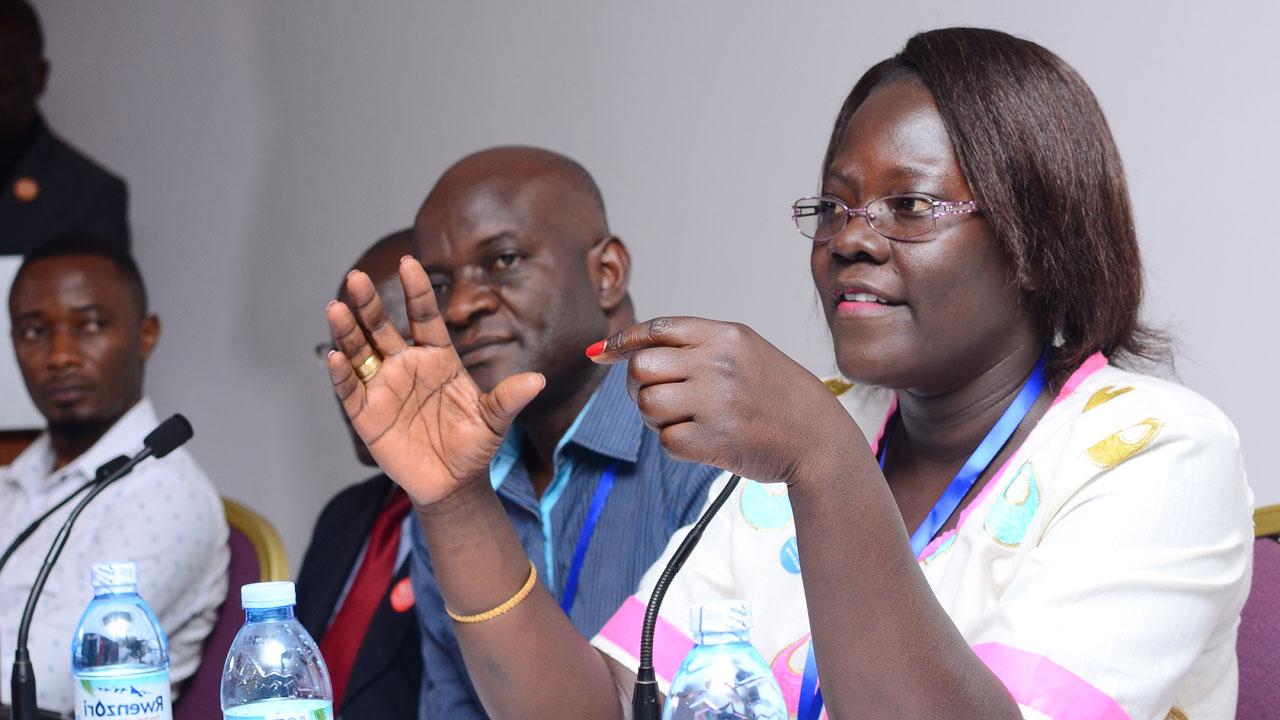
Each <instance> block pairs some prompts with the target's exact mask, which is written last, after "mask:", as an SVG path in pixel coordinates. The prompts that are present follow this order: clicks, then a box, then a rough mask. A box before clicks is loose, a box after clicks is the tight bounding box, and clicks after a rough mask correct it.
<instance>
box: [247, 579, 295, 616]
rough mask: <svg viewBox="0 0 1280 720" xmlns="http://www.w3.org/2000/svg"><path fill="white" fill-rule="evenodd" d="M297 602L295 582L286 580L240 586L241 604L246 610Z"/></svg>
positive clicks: (288, 604)
mask: <svg viewBox="0 0 1280 720" xmlns="http://www.w3.org/2000/svg"><path fill="white" fill-rule="evenodd" d="M296 603H297V597H296V596H295V595H294V592H293V583H291V582H288V581H286V580H278V581H275V582H260V583H249V584H248V585H242V586H240V606H241V607H243V608H244V609H246V610H250V609H263V608H279V607H288V606H290V605H294V604H296Z"/></svg>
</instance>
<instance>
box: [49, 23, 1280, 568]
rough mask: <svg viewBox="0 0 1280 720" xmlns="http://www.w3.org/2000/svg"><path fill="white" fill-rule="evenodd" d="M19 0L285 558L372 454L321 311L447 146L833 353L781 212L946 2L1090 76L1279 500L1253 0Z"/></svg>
mask: <svg viewBox="0 0 1280 720" xmlns="http://www.w3.org/2000/svg"><path fill="white" fill-rule="evenodd" d="M37 5H38V6H39V9H40V11H41V13H42V15H43V18H44V22H45V26H46V34H47V36H48V46H49V55H50V57H51V58H52V59H53V76H52V80H51V84H50V87H49V92H48V94H47V96H46V98H45V101H44V108H45V111H46V113H47V115H48V116H49V118H50V119H51V121H52V123H53V124H54V125H55V126H56V127H57V128H58V129H59V130H60V131H62V132H63V133H64V134H65V135H67V136H68V137H70V138H73V139H74V140H75V141H76V142H77V143H79V144H80V145H81V146H82V147H84V148H86V149H88V150H89V151H90V152H91V153H92V154H94V155H96V156H97V157H99V158H101V159H102V160H103V161H104V162H106V163H108V164H109V165H111V166H112V167H114V168H116V169H117V170H118V171H120V172H121V173H123V174H124V175H126V176H127V177H128V179H129V181H130V184H131V190H132V201H133V205H132V217H133V222H134V227H135V233H136V243H137V252H138V255H139V256H140V260H141V263H142V266H143V269H144V271H145V273H146V276H147V278H148V282H149V283H150V285H151V288H152V292H153V295H154V298H155V305H156V307H157V308H158V309H159V310H160V312H161V314H162V316H163V319H164V321H165V334H164V337H163V338H162V341H161V345H160V349H159V351H158V352H157V354H156V355H155V356H154V358H153V361H152V363H151V367H150V372H149V388H150V393H151V395H152V396H153V397H154V399H155V400H156V403H157V405H158V406H159V407H160V410H161V411H162V412H166V411H174V410H180V411H182V412H184V413H186V414H187V415H188V416H189V417H190V418H191V420H192V422H193V423H194V425H195V427H196V432H197V434H196V440H195V442H194V446H193V452H194V453H195V455H196V457H197V458H198V459H199V460H200V461H201V463H202V464H203V465H204V466H205V468H206V469H207V470H208V471H209V473H210V475H212V476H213V478H214V479H215V482H216V483H217V485H218V486H219V488H220V489H221V490H222V492H224V493H225V494H227V495H230V496H232V497H236V498H239V499H242V500H245V501H247V502H248V503H249V504H251V505H252V506H254V507H256V508H258V509H260V510H262V511H263V512H265V513H266V514H267V515H268V516H269V517H270V518H271V520H272V521H273V522H275V523H276V525H277V526H278V527H279V529H280V530H281V532H282V534H283V535H284V536H285V539H286V541H287V543H288V548H289V553H290V556H291V559H292V561H293V564H294V566H295V568H296V566H297V563H298V561H299V559H300V557H301V552H302V550H303V548H304V547H305V544H306V540H307V537H308V535H309V532H310V527H311V523H312V521H313V519H314V517H315V514H316V512H317V511H318V510H319V508H320V506H321V505H322V504H323V503H324V501H325V500H326V499H327V498H328V497H329V496H331V495H332V494H333V493H334V492H335V491H336V490H337V489H338V488H340V487H341V486H342V485H344V484H345V483H347V482H350V481H352V480H354V479H357V478H360V477H363V476H364V475H365V474H366V473H365V471H364V470H363V469H361V468H359V467H358V466H357V465H356V463H355V460H354V458H353V457H352V454H351V451H350V448H349V445H348V443H347V439H346V437H345V435H344V434H343V430H342V428H341V426H340V425H339V422H338V417H337V408H336V406H335V404H334V401H333V399H332V398H331V397H330V391H329V389H328V383H327V379H326V377H325V374H324V372H323V371H322V370H321V369H320V368H319V366H318V364H317V362H316V361H315V360H314V359H313V358H312V356H311V354H310V349H311V347H312V346H313V345H314V344H315V343H316V342H318V341H320V340H323V339H324V338H325V326H324V322H323V308H324V304H325V302H326V300H327V299H328V298H329V297H330V295H331V293H332V292H333V290H334V288H335V286H336V284H337V282H338V280H339V278H340V276H341V274H342V273H343V271H344V270H345V269H346V267H347V266H348V264H349V263H350V262H351V261H352V260H353V259H354V258H355V257H356V256H357V255H358V254H359V252H360V250H361V249H362V248H363V247H364V246H365V245H366V244H367V243H369V242H371V241H372V240H373V239H375V238H376V237H379V236H381V235H382V234H384V233H386V232H388V231H390V230H393V229H396V228H397V227H400V226H404V225H406V224H408V223H409V222H410V220H411V218H412V215H413V212H414V211H415V209H416V207H417V205H418V203H419V202H420V201H421V199H422V197H423V196H424V195H425V193H426V191H427V190H428V189H429V187H430V186H431V184H432V182H433V180H434V179H435V177H436V176H437V175H438V174H439V173H440V172H441V171H442V170H443V169H444V168H445V167H446V166H447V165H448V164H449V163H450V162H452V161H453V160H455V159H457V158H458V157H460V156H461V155H463V154H465V153H466V152H469V151H472V150H475V149H479V148H481V147H485V146H488V145H494V144H498V143H510V142H522V143H533V144H539V145H545V146H548V147H552V148H556V149H559V150H561V151H564V152H566V153H568V154H570V155H572V156H574V157H576V158H578V159H579V160H581V161H582V162H583V163H584V164H585V165H587V167H588V168H590V169H591V170H592V171H593V172H594V173H595V175H596V177H597V179H598V180H599V181H600V184H601V186H602V187H603V189H604V192H605V195H606V199H607V201H608V205H609V210H610V214H611V224H612V226H613V229H614V230H615V231H616V232H617V233H619V234H620V235H622V236H623V237H624V238H626V239H627V240H628V241H629V243H630V246H631V248H632V251H633V254H634V256H635V259H636V272H635V293H634V294H635V297H636V299H637V301H638V304H639V311H640V314H641V315H642V316H651V315H656V314H669V313H682V314H698V315H705V316H711V317H717V318H725V319H735V320H742V321H746V322H748V323H750V324H751V325H753V326H754V327H755V328H756V329H757V330H759V331H760V332H761V333H762V334H763V335H764V336H765V337H767V338H769V339H770V340H772V341H773V342H774V343H775V344H777V345H778V346H779V347H781V348H782V349H783V350H785V351H787V352H788V353H790V354H792V355H793V356H795V357H796V358H798V359H800V360H801V361H802V362H804V363H805V364H806V365H807V366H808V367H810V368H812V369H813V370H814V371H815V372H819V373H827V372H830V371H831V370H832V369H833V363H832V361H831V355H830V350H829V346H828V340H827V337H826V331H825V328H824V325H823V323H822V321H821V317H820V312H819V311H818V309H817V306H816V303H815V300H814V298H813V294H812V290H811V287H810V282H809V279H808V273H807V248H806V245H805V241H803V240H802V239H800V238H799V237H798V236H797V235H796V234H795V233H794V231H793V230H792V229H791V226H790V221H789V217H788V207H787V206H788V204H789V203H790V201H791V200H793V199H794V198H796V197H798V196H800V195H803V194H808V193H809V192H810V191H811V190H813V189H814V187H815V185H816V177H817V165H818V162H819V159H820V157H821V153H822V149H823V146H824V143H825V140H826V136H827V134H828V132H829V130H830V127H829V126H830V122H831V120H832V118H833V117H834V114H835V111H836V109H837V108H838V106H839V103H840V101H841V100H842V99H843V96H844V94H845V93H846V92H847V91H848V88H849V87H850V85H851V84H852V82H853V80H854V79H855V78H856V77H857V76H858V74H860V73H861V72H862V70H864V69H865V68H866V67H867V66H869V65H870V64H871V63H872V62H874V61H875V60H878V59H880V58H882V57H885V56H887V55H890V54H892V53H893V52H895V51H896V50H897V49H898V48H899V47H900V46H901V45H902V43H903V42H904V41H905V40H906V38H907V37H908V36H909V35H910V34H911V33H912V32H914V31H918V30H922V29H928V28H931V27H938V26H946V25H954V24H974V25H985V26H992V27H997V28H1000V29H1004V30H1008V31H1011V32H1014V33H1017V34H1021V35H1024V36H1026V37H1030V38H1032V39H1034V40H1036V41H1038V42H1040V43H1042V44H1044V45H1046V46H1048V47H1049V48H1051V49H1053V50H1054V51H1056V52H1057V53H1059V54H1060V55H1062V56H1063V57H1065V58H1066V59H1067V60H1068V61H1069V62H1071V63H1072V64H1074V65H1075V67H1076V68H1077V69H1079V70H1080V72H1081V73H1082V74H1083V75H1084V76H1085V78H1086V79H1087V80H1088V81H1089V82H1090V83H1091V85H1092V86H1093V88H1094V90H1095V91H1096V93H1097V94H1098V96H1099V98H1100V99H1101V101H1102V105H1103V107H1104V108H1105V109H1106V111H1107V113H1108V115H1109V118H1110V121H1111V123H1112V128H1113V130H1114V132H1115V134H1116V137H1117V140H1118V141H1119V144H1120V149H1121V152H1122V154H1123V157H1124V159H1125V162H1126V164H1127V167H1128V169H1129V177H1130V181H1131V183H1132V191H1133V196H1134V202H1135V206H1136V208H1137V223H1138V230H1139V234H1140V236H1141V238H1142V243H1143V249H1144V252H1145V254H1146V262H1147V272H1148V277H1149V280H1150V285H1149V288H1150V289H1149V295H1148V302H1147V316H1148V318H1149V319H1151V320H1153V321H1155V322H1157V323H1158V324H1163V325H1164V326H1166V327H1168V328H1170V329H1172V330H1173V331H1174V332H1175V333H1176V334H1177V335H1178V337H1179V338H1180V339H1181V355H1180V364H1179V373H1180V377H1181V379H1182V380H1183V381H1184V382H1185V383H1186V384H1188V385H1190V386H1191V387H1193V388H1195V389H1196V390H1198V391H1199V392H1201V393H1202V394H1204V395H1206V396H1208V397H1209V398H1211V399H1213V400H1214V401H1215V402H1217V403H1218V404H1219V405H1220V406H1221V407H1223V408H1224V409H1225V410H1226V412H1227V413H1228V414H1229V415H1230V416H1231V417H1232V418H1233V419H1234V420H1235V422H1236V424H1237V426H1238V428H1239V430H1240V434H1241V437H1242V441H1243V443H1244V448H1245V454H1246V460H1247V463H1248V468H1249V472H1250V477H1251V479H1252V482H1253V484H1254V487H1255V489H1256V492H1257V494H1258V499H1259V501H1260V503H1262V502H1280V477H1278V473H1280V448H1278V447H1277V445H1276V444H1275V443H1273V442H1271V441H1269V440H1268V439H1267V438H1268V435H1269V431H1270V430H1271V427H1270V425H1269V422H1268V421H1267V419H1266V418H1267V417H1269V409H1270V408H1271V407H1274V406H1275V404H1276V403H1275V401H1276V393H1275V390H1274V389H1273V386H1272V385H1271V383H1270V371H1271V365H1272V358H1274V357H1276V356H1277V355H1280V352H1278V351H1280V344H1278V343H1277V340H1276V324H1275V323H1274V322H1273V320H1272V315H1273V312H1274V310H1275V309H1276V307H1277V306H1276V303H1275V301H1274V300H1273V299H1272V298H1271V297H1270V296H1269V295H1268V294H1267V291H1268V289H1269V288H1271V287H1273V284H1272V282H1273V281H1272V275H1273V268H1275V267H1276V266H1277V264H1278V261H1280V251H1278V250H1277V244H1276V238H1277V235H1278V233H1277V231H1276V226H1275V223H1276V219H1275V217H1274V212H1273V208H1274V205H1275V200H1274V198H1276V197H1277V196H1280V176H1278V175H1277V173H1276V172H1275V168H1276V166H1277V161H1278V160H1280V151H1278V150H1277V143H1276V139H1275V132H1276V125H1275V118H1276V115H1277V112H1278V111H1280V97H1278V91H1277V90H1276V84H1275V80H1276V78H1277V77H1278V76H1280V53H1277V52H1275V50H1274V39H1275V37H1276V35H1277V33H1278V31H1280V4H1277V3H1275V2H1272V1H1271V0H1248V1H1246V2H1240V3H1235V4H1233V5H1232V9H1231V10H1226V9H1218V8H1216V7H1213V6H1211V5H1210V4H1208V3H1190V2H1188V3H1169V2H1166V3H1141V4H1139V3H1132V4H1129V3H1125V4H1120V3H1112V2H1096V1H1091V2H1074V3H1024V2H1007V3H1005V2H992V1H987V2H969V3H963V4H961V3H954V2H945V3H944V2H918V3H914V4H910V5H900V6H897V7H894V8H888V7H886V6H884V4H883V3H870V2H830V1H818V0H811V1H810V2H808V3H804V4H803V6H801V5H796V4H791V3H787V4H783V3H769V4H765V3H760V4H759V5H760V7H757V8H751V9H747V8H746V7H745V6H746V5H748V4H747V3H740V2H728V1H717V2H712V1H707V2H698V3H688V2H683V3H678V2H670V3H667V2H664V3H631V4H623V3H602V2H599V1H598V0H597V1H595V2H590V1H585V0H584V1H583V2H559V3H516V2H511V3H494V2H468V3H423V2H409V1H407V0H404V1H401V2H380V3H359V4H357V3H346V2H338V1H337V0H324V1H310V2H303V1H302V0H281V1H277V2H272V3H266V2H261V3H249V2H239V1H231V0H221V1H220V2H216V3H215V2H194V1H188V2H173V1H172V0H146V1H143V0H135V1H132V2H122V1H119V0H110V1H107V0H101V1H99V2H92V3H88V2H81V1H79V0H37ZM961 5H963V6H964V7H961ZM641 6H643V7H641ZM913 7H914V8H915V10H914V11H913V10H911V9H910V8H913Z"/></svg>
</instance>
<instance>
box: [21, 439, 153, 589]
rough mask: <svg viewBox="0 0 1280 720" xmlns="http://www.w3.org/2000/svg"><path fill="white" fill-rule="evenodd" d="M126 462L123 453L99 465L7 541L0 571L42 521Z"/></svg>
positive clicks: (127, 460)
mask: <svg viewBox="0 0 1280 720" xmlns="http://www.w3.org/2000/svg"><path fill="white" fill-rule="evenodd" d="M127 462H129V458H128V457H126V456H124V455H117V456H115V457H113V458H111V459H110V460H108V461H106V462H105V463H103V464H101V465H99V466H98V469H97V470H96V471H94V473H93V479H92V480H90V481H89V482H87V483H85V484H83V485H81V486H80V487H78V488H76V491H75V492H73V493H71V494H70V495H68V496H66V497H64V498H62V500H60V501H58V504H57V505H54V506H53V507H51V508H49V509H48V510H46V511H45V512H44V514H43V515H41V516H40V517H38V518H36V519H35V520H32V521H31V524H30V525H28V526H26V527H25V528H23V530H22V532H20V533H18V537H16V538H14V539H13V542H11V543H9V547H7V548H5V549H4V554H3V555H0V572H4V566H5V565H7V564H8V563H9V558H11V557H13V554H14V553H15V552H17V551H18V548H20V547H22V544H23V543H25V542H26V541H27V538H29V537H31V535H32V534H33V533H34V532H35V531H36V530H38V529H39V528H40V526H41V525H42V524H43V523H44V521H45V520H48V519H49V516H50V515H52V514H54V513H56V512H58V511H59V510H61V509H62V508H63V507H64V506H65V505H66V504H67V503H69V502H71V501H72V500H74V499H76V497H78V496H79V495H80V493H82V492H84V491H85V490H88V489H89V488H92V487H93V486H95V485H97V484H98V483H100V482H102V481H103V480H105V479H107V478H108V477H109V476H110V475H111V473H113V472H115V471H117V470H119V469H120V468H122V467H124V465H125V463H127Z"/></svg>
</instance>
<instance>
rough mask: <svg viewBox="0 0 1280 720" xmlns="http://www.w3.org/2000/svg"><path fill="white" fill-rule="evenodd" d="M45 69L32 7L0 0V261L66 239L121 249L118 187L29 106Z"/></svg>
mask: <svg viewBox="0 0 1280 720" xmlns="http://www.w3.org/2000/svg"><path fill="white" fill-rule="evenodd" d="M49 67H50V66H49V60H48V59H47V58H45V56H44V33H43V32H42V31H41V28H40V20H39V18H38V17H37V16H36V12H35V9H34V8H33V7H32V6H31V3H29V2H27V0H0V179H2V180H3V185H0V255H21V254H23V253H25V252H27V251H28V250H30V249H31V248H32V247H33V246H34V245H36V244H37V243H38V242H40V241H41V240H44V239H46V238H50V237H53V236H55V235H60V234H63V233H67V232H85V233H91V234H92V235H93V236H94V237H98V238H101V240H102V241H103V242H106V243H108V244H110V245H112V246H113V247H115V248H117V249H121V250H127V249H128V248H129V241H130V238H129V221H128V191H127V188H126V187H125V183H124V181H123V180H121V179H120V178H119V177H117V176H116V175H114V174H113V173H112V172H111V171H110V170H107V169H106V168H104V167H102V166H101V165H99V164H98V163H96V162H94V161H93V160H92V159H90V158H88V157H86V156H85V155H84V154H83V153H81V152H80V151H79V150H76V149H75V148H74V147H72V146H71V145H68V144H67V143H66V141H64V140H62V139H61V138H59V137H58V136H57V135H56V134H54V132H53V130H52V128H50V127H49V124H48V123H47V122H46V121H45V119H44V118H43V117H42V116H41V114H40V112H39V109H38V108H37V107H36V102H37V100H39V99H40V96H41V95H43V94H44V89H45V84H46V83H47V82H48V81H49Z"/></svg>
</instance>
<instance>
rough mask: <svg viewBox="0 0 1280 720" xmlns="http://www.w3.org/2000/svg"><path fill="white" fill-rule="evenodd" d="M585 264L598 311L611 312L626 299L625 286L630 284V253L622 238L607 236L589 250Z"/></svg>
mask: <svg viewBox="0 0 1280 720" xmlns="http://www.w3.org/2000/svg"><path fill="white" fill-rule="evenodd" d="M587 263H588V266H589V269H590V272H591V278H592V280H593V281H594V282H595V286H596V296H597V298H599V301H600V309H601V310H604V311H605V312H606V313H608V312H612V311H613V310H615V309H617V307H618V306H619V305H621V304H622V302H623V301H624V300H626V298H627V286H628V285H629V284H630V283H631V253H630V252H629V251H628V250H627V246H626V245H625V244H623V242H622V238H620V237H618V236H617V235H608V236H605V237H603V238H601V239H600V240H599V241H598V242H597V243H596V245H595V247H593V248H591V252H590V253H589V254H588V255H587Z"/></svg>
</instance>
